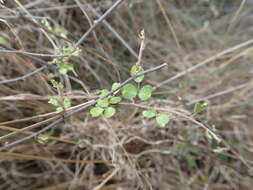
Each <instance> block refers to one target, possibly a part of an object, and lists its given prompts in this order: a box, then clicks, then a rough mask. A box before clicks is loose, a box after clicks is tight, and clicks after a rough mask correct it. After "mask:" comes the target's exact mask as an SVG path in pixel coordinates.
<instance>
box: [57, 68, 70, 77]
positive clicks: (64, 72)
mask: <svg viewBox="0 0 253 190" xmlns="http://www.w3.org/2000/svg"><path fill="white" fill-rule="evenodd" d="M67 72H68V70H67V69H66V68H65V67H60V68H59V73H60V74H62V75H66V74H67Z"/></svg>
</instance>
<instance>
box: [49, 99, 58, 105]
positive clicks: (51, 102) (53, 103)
mask: <svg viewBox="0 0 253 190" xmlns="http://www.w3.org/2000/svg"><path fill="white" fill-rule="evenodd" d="M48 103H49V104H52V105H54V106H58V101H57V99H56V98H50V99H49V101H48Z"/></svg>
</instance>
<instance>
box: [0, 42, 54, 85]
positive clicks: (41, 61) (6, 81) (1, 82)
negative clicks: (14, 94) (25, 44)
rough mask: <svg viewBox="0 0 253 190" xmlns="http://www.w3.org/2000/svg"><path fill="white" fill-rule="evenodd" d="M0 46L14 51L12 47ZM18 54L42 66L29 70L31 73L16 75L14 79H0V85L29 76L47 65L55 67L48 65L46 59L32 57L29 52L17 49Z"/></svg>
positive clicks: (52, 66)
mask: <svg viewBox="0 0 253 190" xmlns="http://www.w3.org/2000/svg"><path fill="white" fill-rule="evenodd" d="M0 47H3V48H5V49H6V50H8V51H15V49H13V48H11V47H7V46H5V45H2V44H1V45H0ZM12 53H16V52H12ZM19 54H20V55H21V56H23V57H26V58H29V59H31V60H33V61H35V62H37V63H39V64H40V65H43V66H42V67H40V68H38V69H36V70H35V71H33V72H31V73H28V74H26V75H23V76H21V77H17V78H14V79H8V80H3V81H0V85H1V84H6V83H11V82H16V81H18V80H25V79H26V78H28V77H31V76H33V75H35V74H37V73H38V72H40V71H42V70H44V69H46V68H47V67H51V68H54V69H55V68H56V66H55V65H50V64H49V63H47V62H46V61H43V60H41V59H38V58H36V57H34V56H32V55H29V54H26V53H23V52H20V51H19Z"/></svg>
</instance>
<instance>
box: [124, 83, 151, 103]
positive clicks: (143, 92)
mask: <svg viewBox="0 0 253 190" xmlns="http://www.w3.org/2000/svg"><path fill="white" fill-rule="evenodd" d="M152 91H153V88H152V86H150V85H145V86H143V87H142V88H141V89H140V91H139V94H138V97H139V98H140V99H141V100H143V101H145V100H148V99H149V98H150V97H151V95H152ZM137 93H138V91H137V88H136V87H135V86H134V85H133V84H127V85H125V86H124V87H123V89H122V95H123V97H124V98H126V99H129V100H132V99H133V98H135V97H136V96H137Z"/></svg>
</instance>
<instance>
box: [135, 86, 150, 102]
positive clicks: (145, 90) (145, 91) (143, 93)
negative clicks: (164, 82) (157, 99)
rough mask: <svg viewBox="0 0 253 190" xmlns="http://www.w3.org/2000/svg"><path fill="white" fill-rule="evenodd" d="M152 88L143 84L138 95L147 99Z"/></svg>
mask: <svg viewBox="0 0 253 190" xmlns="http://www.w3.org/2000/svg"><path fill="white" fill-rule="evenodd" d="M152 91H153V88H152V86H150V85H145V86H143V87H142V88H141V90H140V92H139V94H138V96H139V98H140V99H141V100H143V101H145V100H148V99H149V98H150V97H151V95H152Z"/></svg>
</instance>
